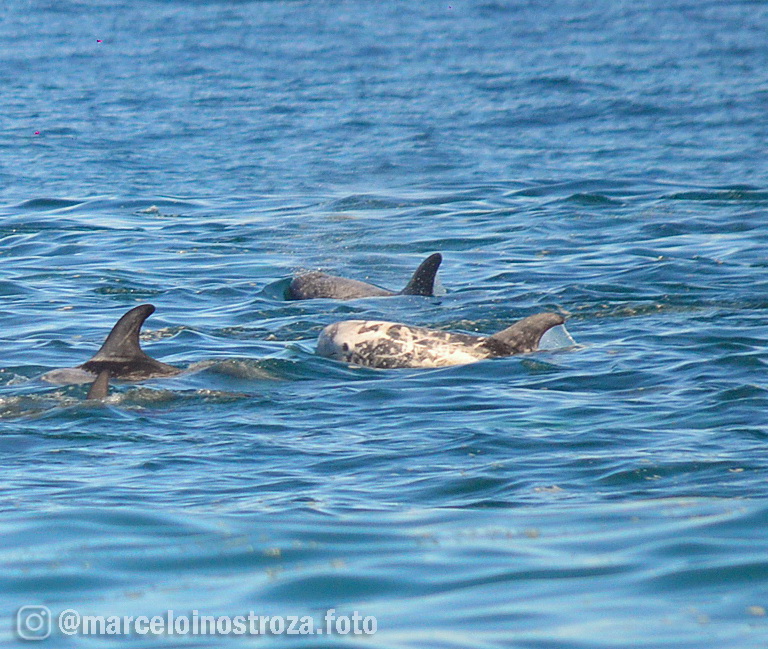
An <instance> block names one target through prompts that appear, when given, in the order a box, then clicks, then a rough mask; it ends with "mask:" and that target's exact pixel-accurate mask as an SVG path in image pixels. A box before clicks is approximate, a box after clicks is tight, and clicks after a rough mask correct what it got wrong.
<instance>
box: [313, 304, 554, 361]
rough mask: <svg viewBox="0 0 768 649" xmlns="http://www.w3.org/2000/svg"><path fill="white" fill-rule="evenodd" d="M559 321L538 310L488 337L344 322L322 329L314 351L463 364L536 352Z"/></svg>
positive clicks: (335, 356) (373, 322)
mask: <svg viewBox="0 0 768 649" xmlns="http://www.w3.org/2000/svg"><path fill="white" fill-rule="evenodd" d="M563 322H565V319H564V318H563V316H561V315H560V314H558V313H538V314H536V315H532V316H529V317H527V318H525V319H524V320H520V321H519V322H516V323H515V324H513V325H512V326H511V327H508V328H507V329H504V330H503V331H499V332H498V333H495V334H493V335H492V336H471V335H469V334H463V333H452V332H449V331H437V330H434V329H426V328H424V327H411V326H409V325H405V324H400V323H398V322H382V321H378V320H345V321H342V322H336V323H334V324H332V325H328V326H327V327H326V328H325V329H323V331H322V332H321V333H320V337H319V338H318V341H317V354H318V355H320V356H325V357H326V358H333V359H336V360H339V361H344V362H345V363H353V364H356V365H365V366H368V367H378V368H382V369H386V368H395V367H445V366H448V365H463V364H465V363H474V362H475V361H479V360H483V359H485V358H498V357H500V356H512V355H513V354H525V353H527V352H534V351H536V350H537V349H538V347H539V341H540V340H541V337H542V336H543V335H544V334H545V333H546V332H547V331H548V330H549V329H551V328H552V327H555V326H557V325H561V324H563Z"/></svg>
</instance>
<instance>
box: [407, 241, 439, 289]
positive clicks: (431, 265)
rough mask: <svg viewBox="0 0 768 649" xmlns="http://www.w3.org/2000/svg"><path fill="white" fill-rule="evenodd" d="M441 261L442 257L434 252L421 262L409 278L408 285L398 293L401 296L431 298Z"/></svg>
mask: <svg viewBox="0 0 768 649" xmlns="http://www.w3.org/2000/svg"><path fill="white" fill-rule="evenodd" d="M442 261H443V256H442V255H441V254H440V253H439V252H436V253H435V254H434V255H430V256H429V257H427V258H426V259H425V260H424V261H422V262H421V264H420V265H419V267H418V268H417V269H416V272H415V273H414V274H413V277H411V281H410V282H408V285H407V286H406V287H405V288H404V289H403V290H402V291H400V293H401V294H402V295H423V296H425V297H432V296H433V295H434V294H435V275H437V269H438V268H440V264H441V263H442Z"/></svg>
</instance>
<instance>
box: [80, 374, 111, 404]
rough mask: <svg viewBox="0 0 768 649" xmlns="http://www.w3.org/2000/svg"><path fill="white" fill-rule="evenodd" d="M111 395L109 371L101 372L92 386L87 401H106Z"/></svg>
mask: <svg viewBox="0 0 768 649" xmlns="http://www.w3.org/2000/svg"><path fill="white" fill-rule="evenodd" d="M108 394H109V370H101V372H99V375H98V376H97V377H96V380H95V381H94V382H93V383H92V384H91V389H90V390H88V396H86V397H85V398H86V399H105V398H106V397H107V395H108Z"/></svg>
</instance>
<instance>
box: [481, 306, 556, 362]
mask: <svg viewBox="0 0 768 649" xmlns="http://www.w3.org/2000/svg"><path fill="white" fill-rule="evenodd" d="M564 322H565V318H563V316H561V315H560V314H559V313H537V314H536V315H532V316H528V317H527V318H525V319H523V320H520V321H519V322H516V323H515V324H513V325H512V326H511V327H507V328H506V329H504V330H503V331H499V332H498V333H495V334H493V335H492V336H489V339H490V340H494V341H500V342H502V343H504V344H505V345H507V346H508V347H510V348H512V350H513V352H512V353H515V354H524V353H526V352H534V351H536V350H537V349H538V348H539V341H540V340H541V337H542V336H543V335H544V334H545V333H546V332H547V331H549V330H550V329H551V328H552V327H556V326H557V325H561V324H563V323H564Z"/></svg>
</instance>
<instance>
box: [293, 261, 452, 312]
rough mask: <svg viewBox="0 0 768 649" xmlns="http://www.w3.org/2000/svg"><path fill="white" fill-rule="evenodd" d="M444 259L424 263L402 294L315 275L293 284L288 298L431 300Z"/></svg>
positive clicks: (344, 278)
mask: <svg viewBox="0 0 768 649" xmlns="http://www.w3.org/2000/svg"><path fill="white" fill-rule="evenodd" d="M442 261H443V256H442V255H441V254H440V253H439V252H436V253H435V254H434V255H430V256H429V257H427V258H426V259H425V260H424V261H422V262H421V264H420V265H419V267H418V268H417V269H416V272H415V273H414V274H413V277H411V281H410V282H408V285H407V286H406V287H405V288H404V289H403V290H402V291H400V292H399V293H395V292H394V291H388V290H387V289H385V288H380V287H378V286H374V285H373V284H368V283H367V282H360V281H358V280H356V279H347V278H346V277H336V276H335V275H328V274H326V273H320V272H313V273H305V274H303V275H298V276H296V277H294V278H293V280H292V281H291V284H290V286H289V287H288V290H287V291H286V298H287V299H289V300H309V299H312V298H319V297H325V298H333V299H336V300H353V299H356V298H360V297H387V296H392V295H423V296H426V297H431V296H433V295H434V294H435V293H434V291H435V275H437V269H438V268H440V263H441V262H442Z"/></svg>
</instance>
